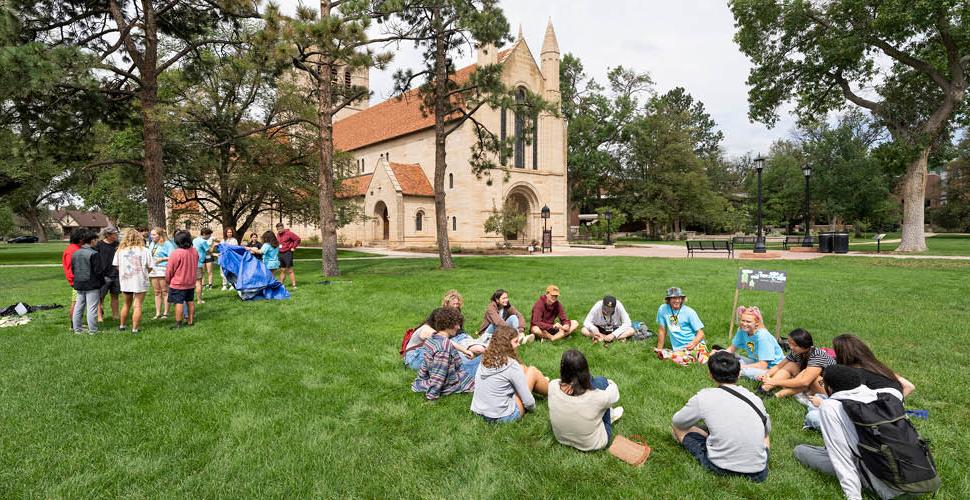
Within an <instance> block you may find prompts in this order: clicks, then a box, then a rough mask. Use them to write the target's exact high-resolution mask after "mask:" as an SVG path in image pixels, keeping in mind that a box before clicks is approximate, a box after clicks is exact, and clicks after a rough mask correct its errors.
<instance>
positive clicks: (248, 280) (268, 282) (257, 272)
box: [218, 243, 290, 300]
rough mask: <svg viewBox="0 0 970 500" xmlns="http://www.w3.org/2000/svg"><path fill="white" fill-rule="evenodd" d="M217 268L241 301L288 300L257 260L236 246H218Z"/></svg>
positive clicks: (283, 291)
mask: <svg viewBox="0 0 970 500" xmlns="http://www.w3.org/2000/svg"><path fill="white" fill-rule="evenodd" d="M218 252H219V267H221V268H222V272H223V273H225V275H226V279H227V280H229V282H230V283H232V286H233V288H235V289H236V292H238V293H239V297H241V298H242V299H243V300H260V299H274V300H283V299H288V298H290V293H289V292H287V291H286V288H284V287H283V284H282V283H280V282H279V281H277V280H276V278H274V277H273V273H272V272H270V270H269V269H267V268H266V266H265V265H264V264H263V262H262V261H261V260H259V258H257V257H256V256H254V255H253V254H251V253H249V251H248V250H246V249H245V248H243V247H241V246H238V245H227V244H225V243H221V244H219V247H218Z"/></svg>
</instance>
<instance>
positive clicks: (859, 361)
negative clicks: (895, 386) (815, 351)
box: [832, 333, 896, 380]
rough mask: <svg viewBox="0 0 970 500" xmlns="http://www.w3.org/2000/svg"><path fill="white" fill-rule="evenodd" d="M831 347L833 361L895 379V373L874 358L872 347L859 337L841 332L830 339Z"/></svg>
mask: <svg viewBox="0 0 970 500" xmlns="http://www.w3.org/2000/svg"><path fill="white" fill-rule="evenodd" d="M832 347H833V348H834V349H835V361H836V362H837V363H839V364H840V365H845V366H854V367H856V368H862V369H863V370H865V371H867V372H871V373H875V374H878V375H882V376H883V377H886V378H888V379H889V380H896V374H895V373H893V371H892V370H890V369H889V367H888V366H886V365H885V364H883V363H882V361H879V360H878V359H876V355H875V354H873V353H872V349H869V346H867V345H866V343H865V342H863V341H862V339H860V338H859V337H856V336H855V335H852V334H850V333H843V334H842V335H839V336H838V337H835V338H834V339H832Z"/></svg>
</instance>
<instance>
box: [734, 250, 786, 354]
mask: <svg viewBox="0 0 970 500" xmlns="http://www.w3.org/2000/svg"><path fill="white" fill-rule="evenodd" d="M786 284H788V275H787V274H786V273H785V272H784V271H762V270H759V269H738V281H737V283H736V284H735V286H734V304H733V305H732V306H731V326H730V327H728V344H730V343H731V341H732V340H733V339H734V316H735V314H736V313H735V311H737V309H738V295H739V294H740V293H741V290H754V291H757V292H776V293H779V294H781V295H780V297H779V298H778V310H777V311H776V312H775V338H776V339H781V313H782V310H783V309H784V307H785V285H786Z"/></svg>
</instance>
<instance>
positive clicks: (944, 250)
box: [849, 234, 970, 256]
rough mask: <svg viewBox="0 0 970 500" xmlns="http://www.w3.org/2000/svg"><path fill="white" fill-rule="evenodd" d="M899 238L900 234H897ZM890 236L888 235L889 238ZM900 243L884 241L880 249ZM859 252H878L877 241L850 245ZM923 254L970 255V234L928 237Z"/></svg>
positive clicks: (894, 246) (883, 249)
mask: <svg viewBox="0 0 970 500" xmlns="http://www.w3.org/2000/svg"><path fill="white" fill-rule="evenodd" d="M896 237H897V238H898V236H896ZM888 238H889V237H888V236H887V239H888ZM898 246H899V243H884V244H881V245H880V250H881V251H883V252H889V251H892V250H895V249H896V247H898ZM849 250H852V251H857V252H873V253H875V252H876V242H875V241H871V240H870V241H867V242H865V243H861V242H860V243H859V244H856V245H852V246H850V247H849ZM923 255H962V256H970V234H937V235H935V236H932V237H929V238H926V252H923Z"/></svg>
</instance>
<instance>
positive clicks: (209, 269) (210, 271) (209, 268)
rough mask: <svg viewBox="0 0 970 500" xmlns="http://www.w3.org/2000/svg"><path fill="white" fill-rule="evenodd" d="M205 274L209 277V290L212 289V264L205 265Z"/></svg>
mask: <svg viewBox="0 0 970 500" xmlns="http://www.w3.org/2000/svg"><path fill="white" fill-rule="evenodd" d="M205 273H206V274H207V275H209V288H212V263H211V262H206V263H205Z"/></svg>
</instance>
